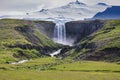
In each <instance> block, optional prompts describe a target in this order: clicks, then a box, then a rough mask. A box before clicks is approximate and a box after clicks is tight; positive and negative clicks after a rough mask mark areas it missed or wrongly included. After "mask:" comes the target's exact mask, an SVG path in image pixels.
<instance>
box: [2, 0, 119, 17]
mask: <svg viewBox="0 0 120 80" xmlns="http://www.w3.org/2000/svg"><path fill="white" fill-rule="evenodd" d="M71 1H75V0H0V15H2V14H13V13H15V14H20V13H21V14H22V13H23V12H32V11H37V10H40V9H41V8H53V7H58V6H62V5H65V4H67V3H69V2H71ZM79 1H80V2H84V3H86V4H89V5H93V4H96V3H98V2H104V3H107V4H109V5H118V6H120V0H79Z"/></svg>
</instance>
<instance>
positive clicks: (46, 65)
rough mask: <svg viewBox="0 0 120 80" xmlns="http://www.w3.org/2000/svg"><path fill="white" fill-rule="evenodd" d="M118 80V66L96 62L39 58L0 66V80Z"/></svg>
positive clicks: (119, 75) (119, 70) (119, 76)
mask: <svg viewBox="0 0 120 80" xmlns="http://www.w3.org/2000/svg"><path fill="white" fill-rule="evenodd" d="M50 79H51V80H120V65H119V64H116V63H108V62H96V61H77V62H74V61H70V60H58V59H56V58H49V57H45V58H39V59H34V60H30V61H28V62H26V63H23V64H16V65H12V64H0V80H50Z"/></svg>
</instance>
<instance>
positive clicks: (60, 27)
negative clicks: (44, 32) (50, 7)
mask: <svg viewBox="0 0 120 80" xmlns="http://www.w3.org/2000/svg"><path fill="white" fill-rule="evenodd" d="M53 40H54V41H55V42H57V43H60V44H66V27H65V22H64V21H57V22H56V25H55V28H54V38H53Z"/></svg>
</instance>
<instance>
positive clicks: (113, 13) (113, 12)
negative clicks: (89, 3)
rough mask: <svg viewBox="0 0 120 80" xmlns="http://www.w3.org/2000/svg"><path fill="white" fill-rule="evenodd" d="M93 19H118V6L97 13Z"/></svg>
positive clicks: (119, 16)
mask: <svg viewBox="0 0 120 80" xmlns="http://www.w3.org/2000/svg"><path fill="white" fill-rule="evenodd" d="M93 19H120V6H112V7H110V8H107V9H106V10H105V11H104V12H100V13H97V14H96V15H95V16H94V17H93Z"/></svg>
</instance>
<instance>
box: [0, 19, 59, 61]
mask: <svg viewBox="0 0 120 80" xmlns="http://www.w3.org/2000/svg"><path fill="white" fill-rule="evenodd" d="M43 23H44V22H43ZM45 24H46V23H45ZM47 25H48V24H47ZM39 27H40V26H38V25H37V23H36V22H34V21H25V20H16V19H2V20H0V63H5V62H7V63H8V62H11V61H16V60H20V59H30V58H37V57H41V56H42V55H41V54H46V53H48V52H52V51H53V50H56V49H57V47H58V45H57V44H55V43H54V42H53V41H52V40H50V39H49V38H48V37H47V36H45V35H44V34H43V33H41V32H40V29H39Z"/></svg>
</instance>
